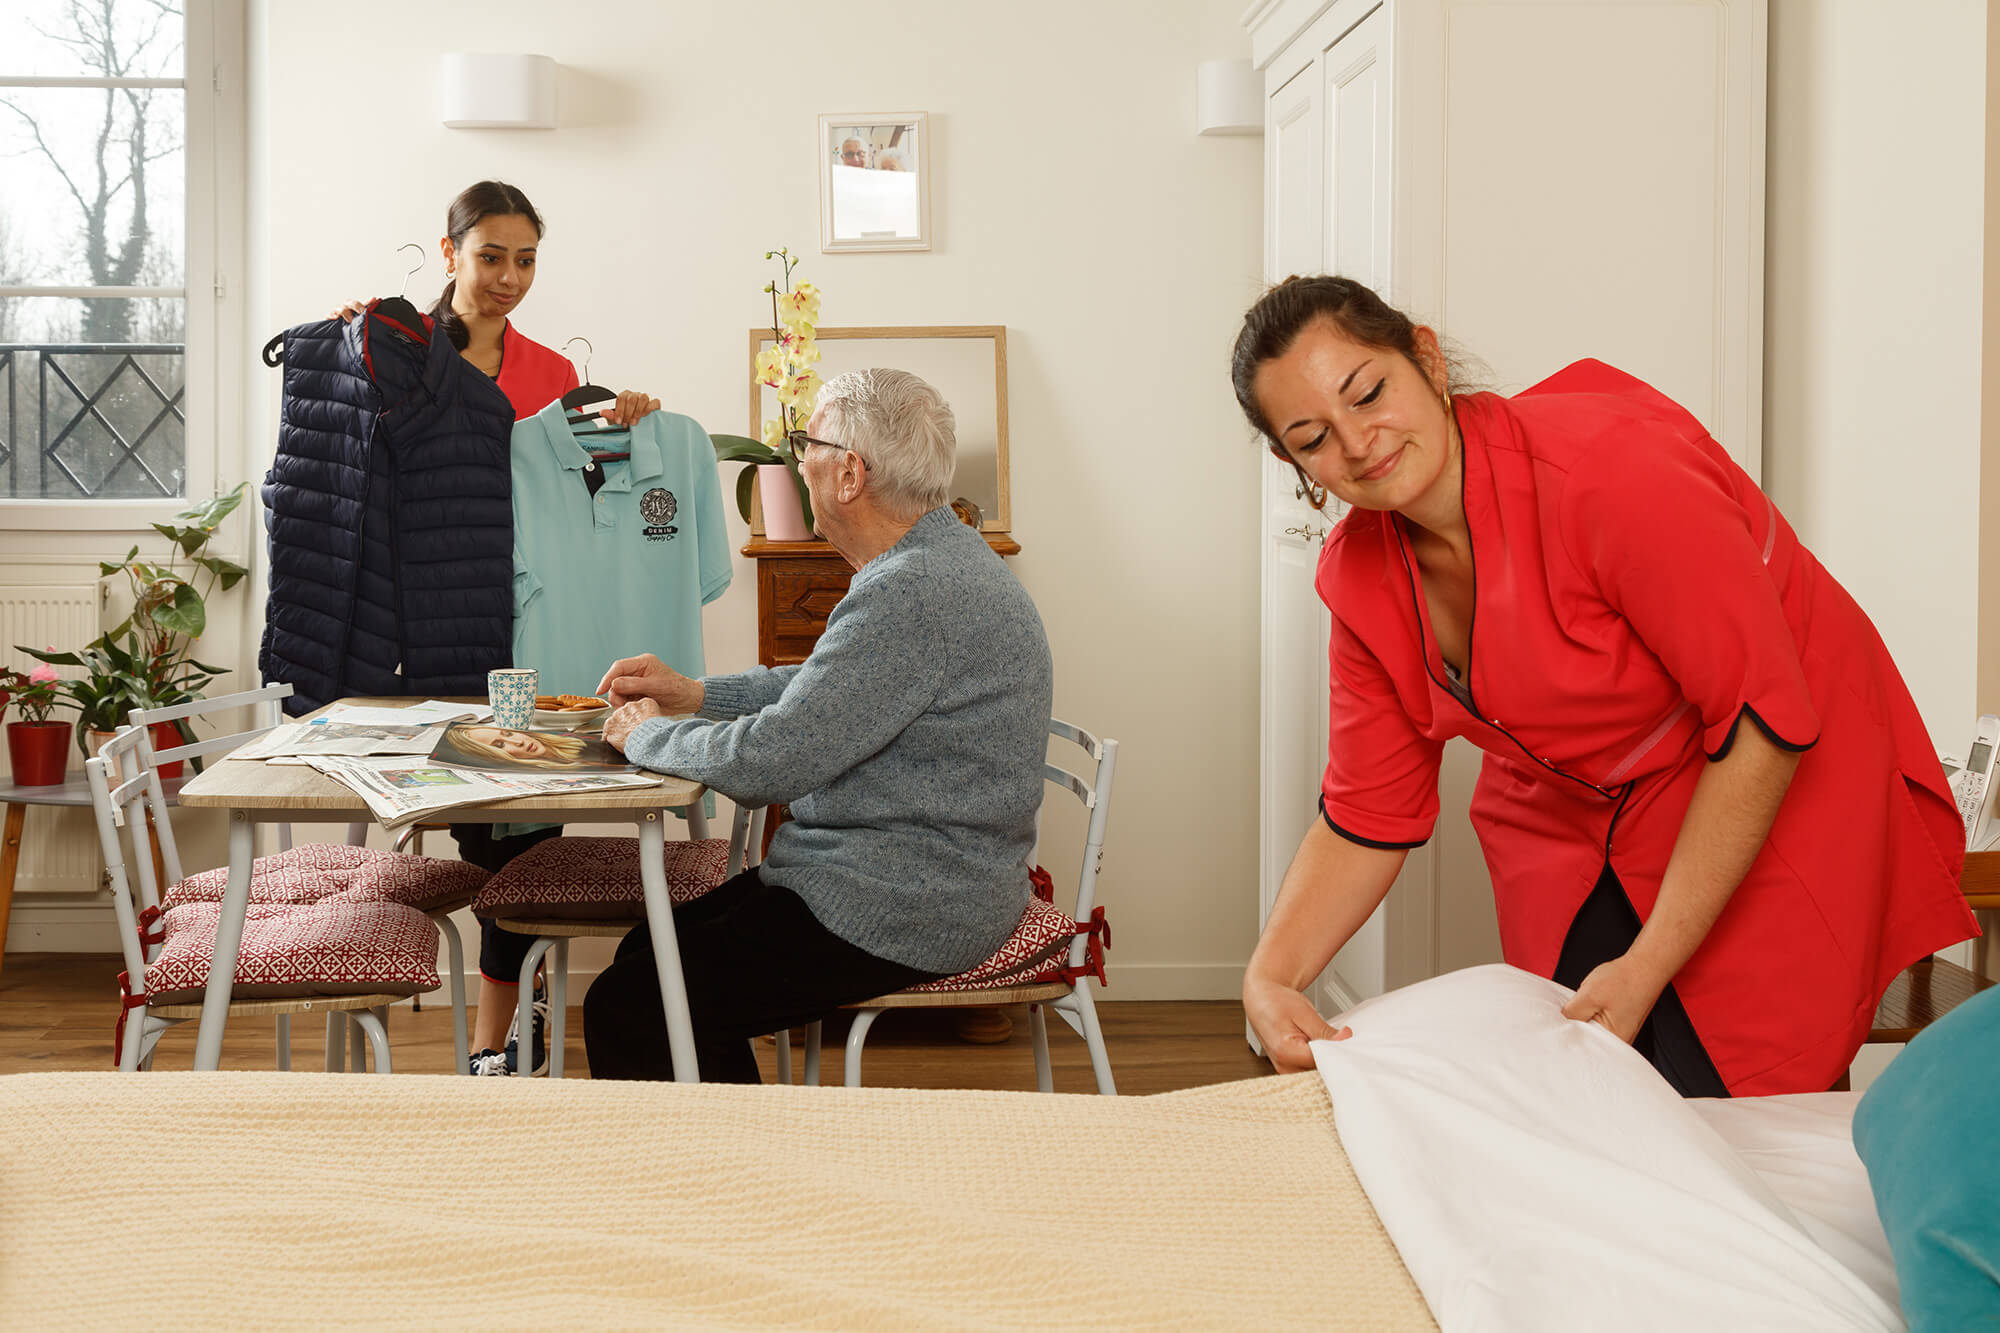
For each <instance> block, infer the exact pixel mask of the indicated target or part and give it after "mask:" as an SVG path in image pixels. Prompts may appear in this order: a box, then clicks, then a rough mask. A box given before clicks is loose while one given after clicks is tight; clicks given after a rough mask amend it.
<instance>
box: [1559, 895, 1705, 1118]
mask: <svg viewBox="0 0 2000 1333" xmlns="http://www.w3.org/2000/svg"><path fill="white" fill-rule="evenodd" d="M1640 925H1641V922H1640V920H1639V913H1638V912H1637V911H1636V910H1635V909H1634V908H1633V906H1632V900H1631V899H1630V898H1627V897H1626V896H1625V886H1624V885H1623V884H1620V883H1619V882H1618V875H1617V872H1615V871H1614V870H1612V868H1611V863H1610V862H1609V861H1606V862H1605V863H1604V870H1603V872H1602V873H1601V874H1599V875H1598V877H1597V885H1596V887H1595V888H1593V889H1591V891H1590V896H1589V897H1588V898H1586V899H1584V902H1583V906H1582V907H1580V908H1578V909H1577V912H1576V917H1575V919H1573V920H1572V921H1571V922H1570V924H1569V934H1567V935H1566V936H1564V937H1563V947H1562V955H1561V957H1560V958H1558V959H1557V961H1556V976H1555V979H1556V981H1558V982H1559V983H1561V984H1562V985H1565V986H1568V987H1569V988H1570V989H1572V990H1574V989H1575V988H1576V987H1578V986H1580V985H1582V984H1583V979H1584V978H1585V977H1586V976H1589V975H1590V970H1591V969H1592V968H1594V967H1596V966H1597V965H1598V964H1599V963H1608V962H1610V961H1611V960H1612V959H1614V958H1616V957H1618V956H1619V955H1621V954H1623V953H1624V952H1625V951H1626V950H1627V949H1630V948H1631V947H1632V941H1634V940H1636V939H1638V938H1639V927H1640ZM1632 1048H1633V1049H1634V1050H1636V1051H1638V1052H1639V1054H1641V1055H1643V1056H1645V1057H1646V1059H1647V1060H1649V1061H1651V1062H1652V1066H1653V1068H1655V1069H1657V1070H1659V1071H1660V1077H1662V1078H1664V1079H1666V1081H1667V1082H1668V1083H1670V1084H1672V1085H1673V1089H1674V1091H1675V1092H1678V1093H1679V1094H1680V1095H1681V1096H1683V1097H1727V1096H1728V1095H1729V1088H1728V1087H1727V1085H1725V1084H1724V1083H1723V1081H1722V1075H1720V1074H1718V1073H1716V1072H1715V1065H1714V1063H1713V1062H1712V1061H1710V1060H1709V1058H1708V1050H1707V1048H1706V1047H1704V1046H1703V1045H1702V1044H1701V1036H1700V1034H1698V1033H1697V1032H1696V1031H1695V1030H1694V1024H1693V1023H1692V1022H1690V1021H1689V1020H1688V1015H1687V1010H1686V1009H1685V1008H1683V1007H1682V1006H1681V999H1680V996H1678V995H1676V994H1675V993H1674V988H1673V984H1672V983H1671V982H1670V983H1668V985H1667V988H1666V989H1665V990H1663V991H1661V992H1660V998H1659V1000H1658V1002H1656V1003H1655V1004H1654V1005H1653V1012H1652V1013H1650V1014H1648V1015H1646V1021H1645V1023H1643V1024H1642V1025H1641V1026H1640V1028H1639V1034H1638V1036H1636V1037H1634V1038H1633V1039H1632Z"/></svg>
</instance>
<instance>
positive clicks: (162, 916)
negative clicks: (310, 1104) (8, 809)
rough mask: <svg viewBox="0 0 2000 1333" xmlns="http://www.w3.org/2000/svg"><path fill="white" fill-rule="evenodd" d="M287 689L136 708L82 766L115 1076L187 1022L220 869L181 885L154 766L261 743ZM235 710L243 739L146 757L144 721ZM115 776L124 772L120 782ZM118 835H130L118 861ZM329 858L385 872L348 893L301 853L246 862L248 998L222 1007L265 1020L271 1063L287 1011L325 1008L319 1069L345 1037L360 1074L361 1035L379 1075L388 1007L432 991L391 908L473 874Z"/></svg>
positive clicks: (421, 928) (414, 928) (284, 1043)
mask: <svg viewBox="0 0 2000 1333" xmlns="http://www.w3.org/2000/svg"><path fill="white" fill-rule="evenodd" d="M291 692H292V690H291V687H290V686H289V685H276V686H267V687H265V688H263V689H260V690H249V691H244V692H241V693H238V694H232V695H225V696H223V697H221V698H217V699H207V700H199V701H196V702H194V703H191V704H183V705H179V706H177V707H174V708H168V709H154V710H149V711H147V712H140V713H135V715H134V718H133V722H132V724H131V725H128V726H127V727H125V728H124V729H122V730H121V731H120V732H119V734H118V735H117V736H116V737H114V738H113V739H112V740H111V741H109V742H107V743H106V744H105V745H104V747H103V748H102V749H101V750H100V751H99V753H98V754H97V756H96V757H95V758H93V759H91V760H90V761H89V762H88V763H87V764H86V765H85V773H86V777H87V780H88V782H89V784H90V788H91V803H92V807H93V811H94V813H95V816H96V822H97V828H98V840H99V843H100V845H101V850H102V852H103V855H104V861H105V867H106V872H107V875H108V877H109V879H110V883H111V889H112V901H113V908H114V911H115V912H116V914H117V916H118V923H119V934H120V936H121V946H122V948H123V951H124V954H125V962H126V971H125V973H124V974H123V975H122V976H121V978H120V984H121V987H122V988H123V989H124V991H125V998H124V1000H123V1004H124V1011H125V1012H121V1015H120V1021H119V1032H120V1046H121V1054H120V1060H119V1063H120V1066H121V1067H122V1068H125V1069H128V1070H132V1069H137V1068H140V1067H141V1066H149V1064H150V1060H151V1055H152V1050H153V1047H154V1045H155V1044H156V1043H157V1041H158V1039H159V1037H160V1035H161V1034H162V1033H163V1032H165V1031H166V1030H167V1029H168V1028H170V1027H172V1026H174V1025H175V1024H177V1023H180V1022H185V1021H186V1020H188V1019H190V1018H199V1017H200V1015H201V1000H200V996H199V994H198V991H199V989H200V987H201V985H202V984H204V983H205V982H206V976H207V970H208V962H209V959H210V958H211V957H212V952H213V948H214V937H215V921H216V920H218V919H219V917H220V911H221V905H220V904H221V897H222V884H223V882H224V880H225V877H226V876H225V874H224V872H206V873H205V874H203V875H197V876H194V877H191V878H186V879H183V877H182V874H181V866H180V852H179V848H178V846H177V844H176V842H175V839H174V833H173V825H172V823H171V822H170V821H169V819H168V817H167V809H166V803H165V794H164V791H163V789H162V787H161V785H160V779H159V774H158V768H157V763H158V762H159V761H160V760H166V761H169V762H171V761H172V760H175V759H199V758H203V757H206V756H211V755H216V754H221V753H223V752H225V751H227V750H230V749H233V748H234V747H235V746H237V745H240V744H241V743H243V742H244V741H246V740H249V739H250V738H251V737H253V736H256V735H260V734H262V733H263V732H264V731H267V730H269V729H270V727H272V726H274V725H276V724H277V721H278V720H279V713H278V703H279V701H280V700H282V699H283V698H285V697H286V696H287V695H289V694H290V693H291ZM245 707H252V708H256V709H257V710H258V713H259V725H257V726H255V727H253V728H252V729H251V730H248V731H244V732H239V733H234V734H231V735H226V736H219V737H215V738H213V739H210V740H205V741H195V742H191V743H187V744H182V745H176V746H172V747H169V748H167V749H164V750H159V751H155V750H154V748H153V746H152V737H151V734H150V732H149V730H148V727H149V726H150V725H151V724H153V723H159V722H174V723H180V722H182V721H183V720H184V719H188V718H192V717H196V716H200V715H202V714H205V713H211V712H220V711H223V710H228V709H237V708H245ZM128 772H129V773H131V774H132V776H130V777H126V776H125V774H126V773H128ZM121 827H122V828H124V829H125V830H127V831H128V832H129V833H130V835H131V842H132V847H133V855H132V856H131V857H129V858H128V857H127V856H126V853H125V846H124V843H125V839H124V838H122V837H121V836H120V833H119V830H120V828H121ZM156 847H157V852H158V856H159V861H160V864H161V865H162V867H163V869H164V873H165V875H166V878H167V883H168V884H169V885H171V886H172V889H171V894H170V896H171V897H172V898H175V899H177V900H178V901H165V900H163V897H162V894H161V886H160V885H159V884H158V883H157V882H156V879H155V874H154V853H155V849H156ZM321 850H325V849H321ZM337 850H339V851H340V852H342V853H344V854H345V855H346V856H347V857H348V859H353V858H354V857H355V856H356V855H359V856H362V857H367V858H377V859H378V861H382V864H377V865H372V866H371V867H370V869H371V870H373V871H378V872H379V871H380V870H382V869H383V868H384V866H385V865H386V866H387V868H388V869H389V870H390V871H392V872H393V873H390V874H387V875H383V874H379V873H377V874H374V875H373V876H372V878H369V879H368V881H367V883H366V884H365V885H358V886H353V887H350V886H349V883H348V878H351V876H350V877H348V878H343V877H342V876H340V875H329V874H327V873H325V872H324V868H323V867H316V866H315V865H314V864H313V860H314V857H315V855H316V854H317V853H316V850H315V849H314V848H298V849H293V850H291V851H288V852H286V853H283V854H281V855H279V856H275V857H263V858H259V860H258V862H257V864H256V867H255V868H254V869H253V872H252V876H253V877H252V882H251V906H250V908H249V912H250V918H249V919H248V920H246V924H245V935H244V953H243V954H242V956H241V957H239V960H238V965H237V982H238V985H239V986H241V985H244V984H245V979H246V977H248V978H250V980H249V984H251V985H253V986H255V987H257V989H258V991H260V992H261V993H260V994H258V995H257V996H256V998H251V999H244V1000H239V1001H237V1002H235V1003H233V1004H232V1005H231V1006H230V1013H231V1014H232V1015H239V1014H240V1015H245V1016H247V1015H253V1014H272V1015H275V1016H277V1018H278V1063H279V1067H280V1068H286V1067H288V1066H289V1062H290V1061H289V1054H290V1031H289V1018H290V1015H291V1014H293V1013H300V1012H321V1013H325V1014H326V1015H327V1020H328V1022H327V1036H328V1043H327V1067H328V1068H329V1069H336V1068H341V1067H344V1066H345V1063H346V1058H347V1057H346V1047H347V1040H348V1038H349V1037H350V1036H351V1037H352V1040H353V1045H354V1052H355V1057H356V1059H355V1065H356V1067H357V1068H365V1056H364V1054H363V1042H364V1039H365V1041H366V1042H367V1044H368V1045H369V1046H371V1047H372V1048H373V1050H374V1054H375V1065H376V1069H377V1070H378V1071H379V1072H383V1073H387V1072H389V1069H390V1056H389V1047H388V1032H387V1027H386V1020H387V1016H388V1006H389V1005H390V1004H392V1003H394V1002H395V1001H396V1000H399V999H401V998H403V997H404V996H406V995H409V994H411V993H413V991H415V990H418V989H435V988H436V986H437V984H438V979H437V973H436V967H435V960H436V951H437V932H436V929H435V927H433V926H432V925H431V924H430V923H429V922H428V921H427V920H426V919H425V918H424V916H423V914H422V913H421V912H420V911H418V910H417V909H416V908H414V907H412V906H409V905H408V904H406V903H405V902H403V901H401V900H400V899H401V898H403V897H406V896H410V895H411V894H413V893H414V894H417V895H418V896H421V893H422V891H423V887H424V885H425V883H426V882H427V881H429V880H431V879H433V878H448V879H449V880H450V881H451V882H452V883H453V885H454V886H456V887H461V888H462V887H463V885H461V884H459V881H462V880H464V879H465V878H466V877H467V876H475V877H478V878H481V879H483V877H484V876H483V872H480V871H479V870H478V869H477V868H476V867H459V866H457V864H456V863H451V862H432V863H422V862H421V860H420V858H409V857H397V858H392V854H390V853H380V852H360V853H355V852H351V851H348V849H345V848H341V849H337ZM387 858H392V860H385V859H387ZM347 869H352V868H351V867H347ZM134 878H136V881H137V883H136V888H135V886H134V884H133V880H134ZM135 902H136V906H135ZM155 926H157V927H158V929H157V930H155V929H154V927H155ZM425 951H428V952H425ZM330 990H331V991H341V992H345V993H329V991H330ZM132 1009H138V1010H140V1021H139V1024H138V1029H137V1031H136V1032H135V1033H134V1036H133V1040H132V1041H131V1042H130V1043H129V1044H125V1043H124V1042H123V1034H124V1028H125V1013H127V1012H129V1011H130V1010H132Z"/></svg>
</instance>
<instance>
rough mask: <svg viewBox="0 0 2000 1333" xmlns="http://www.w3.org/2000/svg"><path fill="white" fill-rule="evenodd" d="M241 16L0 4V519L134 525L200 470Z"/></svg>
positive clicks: (195, 490)
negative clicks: (228, 105) (223, 141)
mask: <svg viewBox="0 0 2000 1333" xmlns="http://www.w3.org/2000/svg"><path fill="white" fill-rule="evenodd" d="M218 10H222V11H226V16H227V17H229V18H232V19H233V20H234V21H235V22H236V24H237V30H238V35H237V39H236V41H235V42H234V43H231V42H228V41H223V42H221V43H218V41H217V37H218V34H220V33H221V32H222V31H223V28H222V25H221V23H219V22H218V12H217V11H218ZM240 26H241V15H240V6H238V5H237V4H235V3H233V2H232V0H221V3H217V2H216V0H13V2H12V3H9V4H8V5H7V6H6V12H5V14H4V16H0V527H24V526H25V527H42V526H46V525H47V524H46V522H45V521H36V520H37V519H42V520H47V519H50V518H55V517H57V516H58V515H57V514H56V513H43V514H39V515H36V514H32V513H31V511H34V510H43V511H48V510H54V511H58V512H59V513H62V514H67V515H68V522H66V523H65V526H67V525H68V524H69V523H73V522H76V515H77V512H78V510H79V509H80V508H83V509H87V510H88V511H90V512H92V513H94V514H95V515H96V521H91V522H87V523H84V524H82V525H84V526H92V527H111V526H120V525H132V526H137V527H141V528H143V527H144V526H145V522H146V521H147V520H149V519H150V518H151V517H153V515H152V513H151V512H150V511H152V510H154V509H159V508H162V507H164V508H166V509H177V508H179V507H180V503H181V501H182V499H183V497H189V496H199V495H205V494H207V493H209V492H210V491H211V490H212V489H213V487H214V485H215V482H216V476H217V469H216V447H215V442H216V437H217V432H216V430H215V420H216V417H217V413H216V412H215V404H216V401H217V393H216V387H217V386H216V367H217V364H218V357H217V351H218V349H217V348H216V346H215V330H216V327H217V320H216V317H215V316H216V312H215V302H216V300H217V299H219V297H220V296H221V290H222V284H221V281H220V275H221V272H222V269H221V267H220V266H219V258H220V257H219V255H218V253H217V244H216V233H217V230H218V228H217V226H216V219H217V218H218V217H219V216H223V215H224V213H225V210H223V209H222V208H221V207H219V205H220V203H221V201H219V200H218V199H217V198H216V197H215V182H216V180H217V179H218V172H217V171H216V158H217V144H218V138H219V136H218V133H217V130H218V127H219V126H223V127H226V126H228V125H232V124H237V123H240V118H236V119H232V118H231V117H229V116H227V115H219V114H218V113H219V112H220V111H221V110H222V107H221V99H220V97H219V96H218V93H219V90H220V89H221V88H222V87H223V85H224V79H223V62H222V60H221V59H220V58H219V56H220V55H221V54H222V49H234V50H239V51H240ZM191 70H195V71H201V72H202V76H201V77H195V78H190V77H189V74H190V71H191ZM211 70H212V71H213V73H212V74H211V73H210V71H211ZM230 174H232V175H236V174H240V173H230ZM196 441H203V442H204V443H203V444H202V445H200V446H197V445H196V444H195V443H194V442H196ZM146 501H150V502H153V503H152V504H150V505H135V504H133V503H130V502H146ZM64 502H68V503H64ZM117 502H126V503H117ZM168 502H171V503H168Z"/></svg>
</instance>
